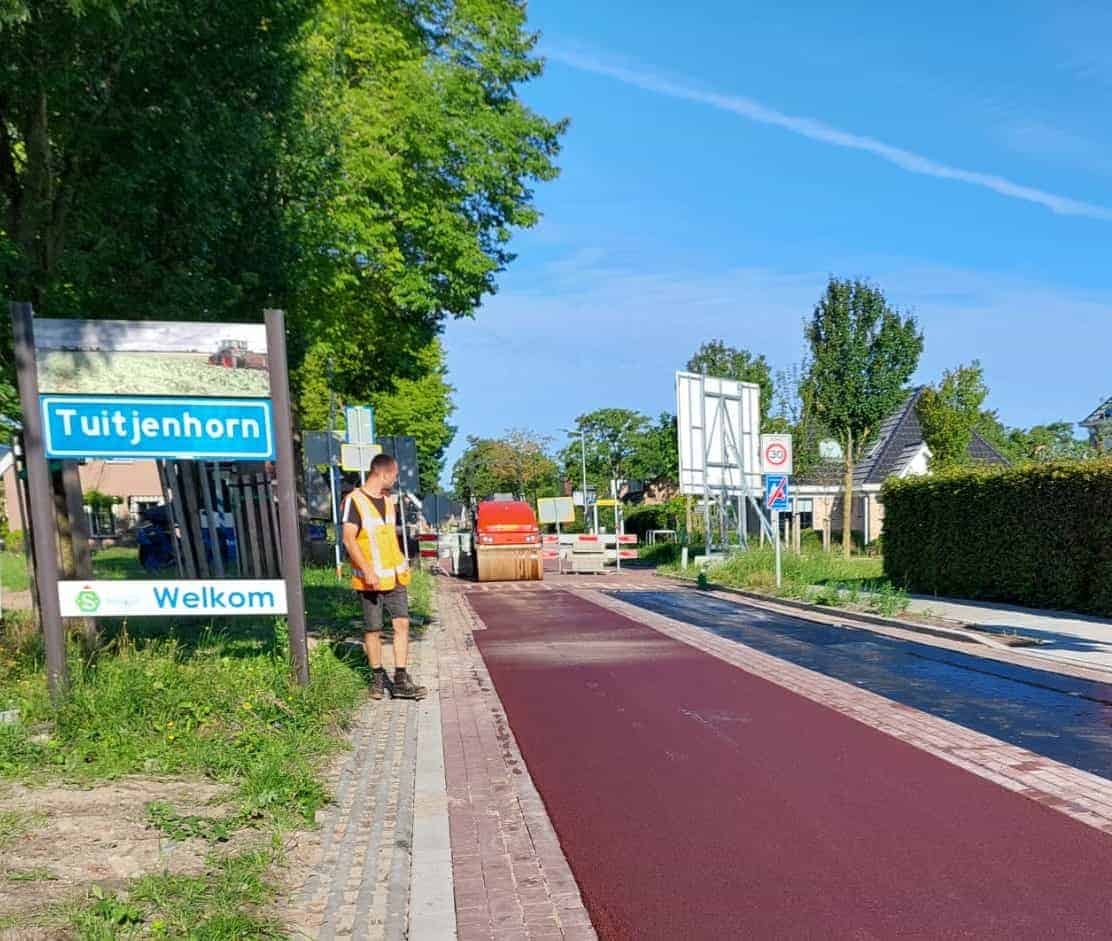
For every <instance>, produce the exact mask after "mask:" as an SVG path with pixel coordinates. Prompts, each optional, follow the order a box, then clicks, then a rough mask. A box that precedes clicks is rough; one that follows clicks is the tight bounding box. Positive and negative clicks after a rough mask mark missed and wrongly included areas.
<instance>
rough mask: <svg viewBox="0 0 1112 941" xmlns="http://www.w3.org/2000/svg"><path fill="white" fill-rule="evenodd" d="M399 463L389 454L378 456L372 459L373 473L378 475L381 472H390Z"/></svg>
mask: <svg viewBox="0 0 1112 941" xmlns="http://www.w3.org/2000/svg"><path fill="white" fill-rule="evenodd" d="M397 463H398V462H397V461H395V460H394V458H393V457H392V456H391V455H389V454H376V455H375V456H374V457H373V458H372V459H371V473H372V474H377V473H378V472H379V471H383V470H388V469H389V468H391V467H394V466H396V465H397Z"/></svg>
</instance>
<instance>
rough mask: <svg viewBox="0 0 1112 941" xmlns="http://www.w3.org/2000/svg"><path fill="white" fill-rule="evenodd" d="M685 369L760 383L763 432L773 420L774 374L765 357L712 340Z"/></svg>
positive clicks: (720, 377) (696, 354)
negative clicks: (766, 425)
mask: <svg viewBox="0 0 1112 941" xmlns="http://www.w3.org/2000/svg"><path fill="white" fill-rule="evenodd" d="M686 368H687V371H688V372H696V373H701V372H706V374H707V375H708V376H716V377H718V378H719V379H736V380H737V381H738V382H755V383H757V384H758V385H759V386H760V387H761V426H762V428H764V426H765V424H766V423H767V422H769V421H770V420H771V419H772V403H773V395H774V392H775V385H774V383H773V381H772V370H771V369H770V368H769V365H768V360H766V359H765V358H764V355H763V354H762V355H759V356H756V355H754V354H753V353H751V352H749V350H744V349H739V348H737V347H734V346H727V345H726V344H725V342H723V341H722V340H709V341H707V342H706V343H704V344H703V345H702V346H700V347H699V349H698V350H697V351H696V352H695V354H694V355H693V356H692V357H691V359H689V360H688V361H687V367H686ZM765 430H768V429H765Z"/></svg>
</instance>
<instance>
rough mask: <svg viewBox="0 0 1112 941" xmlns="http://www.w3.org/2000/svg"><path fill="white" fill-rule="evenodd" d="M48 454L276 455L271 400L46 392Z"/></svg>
mask: <svg viewBox="0 0 1112 941" xmlns="http://www.w3.org/2000/svg"><path fill="white" fill-rule="evenodd" d="M39 404H40V407H41V409H42V422H43V440H44V444H45V448H46V456H47V457H48V458H51V457H52V458H85V457H127V458H156V457H165V458H180V459H188V458H193V459H196V460H206V461H272V460H274V420H273V417H272V412H271V405H270V400H269V399H248V398H232V399H210V398H192V397H191V398H163V397H161V396H116V395H42V396H39Z"/></svg>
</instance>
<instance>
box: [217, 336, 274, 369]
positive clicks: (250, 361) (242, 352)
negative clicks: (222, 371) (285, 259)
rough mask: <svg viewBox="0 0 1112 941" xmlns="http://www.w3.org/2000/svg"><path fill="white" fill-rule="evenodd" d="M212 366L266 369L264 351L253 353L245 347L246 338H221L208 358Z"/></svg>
mask: <svg viewBox="0 0 1112 941" xmlns="http://www.w3.org/2000/svg"><path fill="white" fill-rule="evenodd" d="M208 361H209V364H210V365H212V366H223V367H225V368H226V369H266V366H267V360H266V353H255V352H253V351H252V350H249V349H248V348H247V341H246V340H235V339H232V340H221V341H220V343H219V344H218V345H217V349H216V352H215V353H213V354H212V355H211V356H210V357H209V358H208Z"/></svg>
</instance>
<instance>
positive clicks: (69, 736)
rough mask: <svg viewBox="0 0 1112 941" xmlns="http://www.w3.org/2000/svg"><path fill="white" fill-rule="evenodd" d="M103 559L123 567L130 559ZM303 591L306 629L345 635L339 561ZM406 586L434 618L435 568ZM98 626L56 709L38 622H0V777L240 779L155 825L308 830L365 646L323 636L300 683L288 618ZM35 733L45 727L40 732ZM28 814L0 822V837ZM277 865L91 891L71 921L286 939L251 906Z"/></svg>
mask: <svg viewBox="0 0 1112 941" xmlns="http://www.w3.org/2000/svg"><path fill="white" fill-rule="evenodd" d="M108 552H114V550H108ZM105 555H106V553H98V556H100V557H102V558H103V557H104V556H105ZM108 559H109V560H114V559H120V560H123V561H122V562H120V564H121V565H126V564H127V563H126V556H125V555H124V554H123V553H116V554H113V555H109V556H108ZM305 586H306V600H307V607H308V609H309V614H310V620H311V622H312V623H314V624H318V625H320V626H321V627H322V628H329V627H330V626H331V627H332V628H333V629H332V630H323V629H322V631H321V633H322V634H326V635H327V634H332V635H335V636H344V635H346V634H349V633H350V623H349V622H350V620H351V619H352V618H355V617H358V616H359V613H360V609H359V606H358V604H357V602H356V598H355V596H354V593H353V592H352V591H351V589H350V588H349V587H348V583H347V581H346V580H345V581H342V582H337V580H336V578H335V574H334V572H333V571H332V570H331V569H308V570H306V572H305ZM410 594H411V608H412V610H413V612H414V613H415V614H417V615H419V616H423V617H426V618H427V617H428V614H429V609H430V605H431V596H432V579H431V577H430V576H428V575H427V574H425V573H423V572H415V573H414V579H413V583H412V585H411V586H410ZM100 626H101V631H102V639H103V646H102V649H101V650H100V651H99V653H98V655H97V656H96V657H95V658H94V659H92V660H91V661H88V660H86V659H84V658H83V657H82V654H81V647H80V644H79V643H78V642H77V640H76V639H74V640H71V642H70V644H69V648H68V665H69V670H70V690H69V693H68V695H67V696H66V698H65V700H64V701H63V702H62V704H61V705H60V706H59V707H57V708H55V707H53V706H52V705H51V703H50V700H49V696H48V694H47V689H46V683H45V679H44V675H43V655H42V645H41V641H40V640H39V638H38V636H37V634H36V632H35V631H34V630H32V627H31V621H30V617H29V615H27V614H25V613H24V614H23V616H22V617H18V616H17V617H15V618H9V619H8V620H6V621H5V622H4V624H3V625H2V626H0V709H6V708H17V709H19V710H20V716H21V721H20V723H18V724H14V725H0V779H4V778H8V779H17V780H27V781H40V782H42V781H49V780H63V781H71V782H78V783H92V782H96V781H104V780H108V779H113V778H118V777H121V776H124V775H128V774H140V773H142V774H154V775H197V776H203V777H206V778H209V779H211V780H215V781H219V782H224V783H226V784H228V785H229V786H230V787H231V789H232V800H231V806H230V808H229V809H228V811H227V813H226V814H225V815H224V816H221V817H217V818H208V817H198V816H196V815H189V814H180V813H179V812H178V811H177V810H175V808H174V807H172V806H170V805H168V804H161V803H155V804H152V805H150V806H149V807H148V808H147V814H148V819H149V820H150V822H151V823H152V824H153V825H154V826H155V827H157V828H158V829H160V830H162V831H163V832H165V833H167V834H168V835H170V836H171V837H172V838H174V839H186V838H190V837H199V838H201V839H204V840H207V841H209V842H210V843H214V844H216V843H220V842H223V841H225V840H227V839H229V838H230V836H231V835H232V834H233V833H234V832H236V831H237V830H240V829H242V828H244V827H248V826H251V827H256V828H259V829H262V830H264V831H266V832H271V833H278V832H281V831H282V830H284V829H288V828H297V827H304V826H307V825H311V824H312V822H313V820H314V816H315V813H316V811H317V809H318V808H320V807H321V806H322V804H323V803H324V802H325V801H326V800H327V797H328V795H327V794H326V792H325V788H324V785H323V781H322V777H321V773H320V772H321V768H322V765H323V762H324V759H325V758H327V757H328V756H329V755H330V754H332V753H334V752H335V751H336V750H337V749H339V748H340V747H342V734H341V733H342V732H343V730H344V729H345V728H346V727H347V725H348V724H349V722H350V718H351V715H352V713H353V711H354V709H355V708H356V707H357V706H358V704H359V703H360V702H361V701H362V700H363V697H364V693H365V688H366V680H367V677H366V668H365V663H364V661H363V659H362V656H361V655H360V654H359V653H358V652H351V651H349V650H347V649H346V648H341V647H340V646H339V645H331V644H319V645H317V647H316V648H315V649H314V650H313V652H312V655H311V661H310V675H311V681H310V683H309V685H308V686H306V687H300V686H298V685H297V684H296V683H295V682H293V680H292V678H291V675H290V670H289V662H288V638H287V634H286V629H285V622H284V620H280V619H275V618H224V619H214V620H205V619H185V618H183V619H180V620H170V619H167V618H134V619H131V620H128V621H122V620H108V619H105V620H102V621H101V622H100ZM416 636H420V635H419V632H417V633H416ZM39 729H46V730H47V732H48V734H47V735H46V736H43V735H36V734H33V733H34V732H35V731H38V730H39ZM26 823H27V821H23V820H21V819H17V818H15V817H11V818H10V819H9V818H8V817H7V816H4V815H0V845H2V844H3V842H4V840H5V834H7V833H11V834H13V835H12V836H10V837H7V839H14V838H15V836H14V834H16V832H17V829H18V827H20V826H24V825H26ZM20 832H21V831H20ZM269 859H270V857H269V855H267V856H266V858H265V859H264V858H263V857H260V856H259V855H258V854H249V855H248V856H243V855H240V856H237V857H233V858H232V859H227V860H223V861H215V862H213V863H212V865H211V867H210V871H209V872H208V873H207V874H206V875H205V876H201V877H189V878H184V877H177V876H152V877H145V878H143V879H140V880H138V881H137V882H136V883H135V884H134V885H133V886H132V887H131V889H130V890H129V892H128V894H127V898H126V900H124V899H122V897H117V896H110V897H105V898H94V899H90V900H89V901H88V902H87V904H85V905H83V906H81V907H80V908H79V910H77V911H76V912H75V913H74V914H73V915H72V919H73V923H74V925H75V927H76V928H77V930H78V933H79V935H80V936H81V937H85V938H101V937H104V938H108V937H127V936H129V933H130V934H139V933H143V932H145V935H144V936H153V937H161V936H165V937H190V938H217V939H219V938H270V937H277V936H279V935H278V934H276V933H275V932H276V930H277V929H275V928H274V926H273V925H272V924H270V923H269V922H267V921H266V920H265V919H260V918H257V917H255V916H253V915H251V914H249V913H248V914H245V912H249V911H250V908H251V906H252V905H254V904H256V903H257V902H258V901H259V900H263V897H264V896H265V895H266V894H267V893H268V892H269V891H270V890H269V889H268V888H266V881H265V871H266V868H267V866H269ZM264 890H265V891H264ZM133 916H134V917H133ZM156 924H161V925H162V926H163V927H162V928H156V927H155V925H156ZM190 925H192V926H193V927H183V926H190ZM160 931H161V932H163V933H162V934H160V933H159V932H160Z"/></svg>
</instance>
